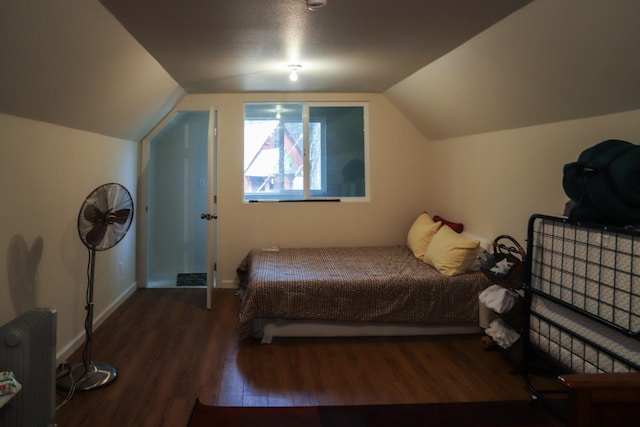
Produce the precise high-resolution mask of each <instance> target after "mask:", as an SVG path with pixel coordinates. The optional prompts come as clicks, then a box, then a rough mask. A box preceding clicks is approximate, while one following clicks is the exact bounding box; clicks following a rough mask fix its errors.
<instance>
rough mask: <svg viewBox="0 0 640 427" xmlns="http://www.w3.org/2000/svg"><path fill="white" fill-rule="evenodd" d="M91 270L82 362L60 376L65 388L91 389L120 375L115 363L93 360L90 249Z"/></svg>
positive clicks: (93, 262) (92, 270)
mask: <svg viewBox="0 0 640 427" xmlns="http://www.w3.org/2000/svg"><path fill="white" fill-rule="evenodd" d="M89 258H90V260H89V262H90V272H89V278H88V281H87V306H86V307H85V308H86V310H87V317H86V320H85V344H84V351H83V353H82V363H78V364H76V365H73V366H72V367H71V371H70V372H69V373H68V374H67V375H65V376H64V377H62V378H60V379H59V380H58V382H57V386H58V387H59V388H61V389H63V390H80V391H89V390H93V389H94V388H98V387H102V386H105V385H107V384H109V383H111V382H112V381H113V380H115V379H116V377H117V376H118V372H117V370H116V368H115V367H114V366H113V365H110V364H108V363H101V362H93V361H91V336H92V333H93V277H94V273H95V267H96V250H95V248H90V249H89Z"/></svg>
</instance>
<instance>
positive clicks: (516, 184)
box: [424, 110, 640, 245]
mask: <svg viewBox="0 0 640 427" xmlns="http://www.w3.org/2000/svg"><path fill="white" fill-rule="evenodd" d="M639 138H640V110H635V111H629V112H625V113H618V114H610V115H605V116H598V117H593V118H587V119H580V120H571V121H565V122H557V123H551V124H546V125H539V126H531V127H526V128H521V129H514V130H506V131H499V132H491V133H483V134H478V135H471V136H466V137H460V138H452V139H444V140H439V141H432V142H429V143H428V144H427V150H426V151H427V153H428V154H427V156H426V159H425V163H426V164H428V167H427V168H426V177H425V180H424V185H425V186H426V187H427V188H428V191H427V200H429V203H430V205H431V206H433V209H435V210H436V211H438V212H443V216H445V218H446V217H447V216H449V217H450V218H451V219H452V220H457V221H462V222H464V223H465V226H468V228H469V229H471V230H473V231H474V232H475V233H477V234H481V235H484V236H487V237H490V238H495V237H496V236H498V235H500V234H509V235H512V236H514V237H515V238H516V239H518V241H520V243H521V244H522V245H524V244H525V237H526V233H527V221H528V219H529V217H530V215H531V214H533V213H544V214H552V215H561V214H562V213H563V209H564V204H565V202H567V201H568V200H569V199H568V197H567V196H566V195H565V193H564V190H563V188H562V175H563V173H562V171H563V166H564V165H565V164H566V163H569V162H573V161H576V160H577V158H578V156H579V155H580V153H581V152H582V151H583V150H585V149H587V148H589V147H591V146H593V145H595V144H597V143H599V142H601V141H604V140H606V139H622V140H626V141H629V142H632V143H635V144H637V143H640V139H639Z"/></svg>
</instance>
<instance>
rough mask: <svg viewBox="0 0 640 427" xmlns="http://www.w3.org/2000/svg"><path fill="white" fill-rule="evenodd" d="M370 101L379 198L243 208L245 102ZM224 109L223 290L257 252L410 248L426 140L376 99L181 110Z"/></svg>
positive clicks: (187, 103) (278, 97)
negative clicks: (244, 261)
mask: <svg viewBox="0 0 640 427" xmlns="http://www.w3.org/2000/svg"><path fill="white" fill-rule="evenodd" d="M256 101H368V102H369V143H370V168H371V171H372V175H371V182H370V185H371V201H370V202H354V203H346V202H343V203H251V204H246V203H243V201H242V198H243V175H242V170H243V113H244V105H243V103H244V102H256ZM210 105H214V106H215V108H216V109H217V110H218V112H219V113H218V125H219V126H218V127H219V136H218V215H219V219H218V286H233V285H234V281H235V279H236V274H235V269H236V267H237V266H238V264H239V263H240V261H241V260H242V258H243V257H244V256H245V255H246V254H247V252H248V251H249V250H250V249H252V248H255V247H260V246H266V245H272V244H275V243H278V244H279V245H280V246H281V247H287V246H332V245H334V246H346V245H384V244H404V243H405V239H406V233H407V230H408V229H409V227H410V226H411V223H412V222H413V220H414V219H415V217H416V216H417V215H418V214H419V213H420V212H421V211H422V210H425V209H428V208H429V200H428V199H427V198H426V197H425V186H424V184H423V183H424V179H423V177H424V176H425V173H426V172H425V164H424V155H423V152H424V149H425V142H426V140H425V138H424V137H423V136H422V135H421V134H420V133H419V132H418V131H417V130H416V129H415V128H414V126H413V125H411V124H410V123H409V122H408V121H407V120H406V118H405V117H404V116H402V115H401V114H400V113H399V112H398V111H397V109H396V108H395V107H394V106H392V105H391V104H390V103H389V102H388V101H387V100H386V98H385V97H384V96H382V95H376V94H224V95H215V94H213V95H189V96H186V97H185V98H184V99H183V100H182V101H181V102H180V103H179V104H178V109H205V110H206V109H208V108H209V106H210Z"/></svg>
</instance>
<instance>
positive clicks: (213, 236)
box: [136, 105, 218, 309]
mask: <svg viewBox="0 0 640 427" xmlns="http://www.w3.org/2000/svg"><path fill="white" fill-rule="evenodd" d="M194 111H207V109H203V108H180V109H177V108H173V109H172V110H171V111H170V112H169V113H168V114H167V115H165V116H164V117H163V118H162V120H160V122H158V124H156V125H155V126H154V127H153V129H152V130H151V131H150V132H149V133H148V134H147V135H146V136H145V137H144V138H142V143H141V144H140V148H139V159H140V160H139V184H138V197H137V204H138V206H140V207H141V208H138V210H137V212H138V213H139V214H138V215H137V216H136V228H137V233H136V235H137V239H136V254H137V255H136V271H137V274H136V280H137V285H138V288H148V287H149V221H148V216H147V214H148V206H149V159H150V151H151V141H153V138H154V137H155V136H156V135H157V134H158V133H159V132H160V131H162V129H164V127H165V126H166V125H167V124H168V123H169V122H171V120H173V118H174V117H175V116H176V115H177V114H178V113H181V112H194ZM208 111H209V130H208V132H207V147H208V150H207V151H208V155H207V157H208V166H207V207H208V211H209V213H212V214H213V213H216V210H215V209H216V207H217V204H216V203H214V202H215V197H214V196H216V192H217V110H216V109H215V108H214V106H213V105H211V106H210V107H209V109H208ZM141 214H142V215H141ZM207 222H208V224H207V270H208V271H207V273H208V274H207V297H206V307H207V309H210V308H211V294H212V289H213V288H214V287H215V286H216V280H215V274H216V272H215V266H216V263H217V253H216V248H217V238H218V237H217V226H216V222H215V221H207ZM209 273H211V274H209Z"/></svg>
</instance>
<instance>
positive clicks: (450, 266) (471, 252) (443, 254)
mask: <svg viewBox="0 0 640 427" xmlns="http://www.w3.org/2000/svg"><path fill="white" fill-rule="evenodd" d="M479 252H480V241H478V240H472V239H468V238H466V237H464V236H462V235H460V234H458V233H456V232H455V231H453V230H452V229H451V228H449V227H441V228H440V229H439V230H438V232H437V233H436V234H435V236H433V238H432V239H431V243H429V246H428V247H427V250H426V251H425V253H424V260H423V261H424V262H425V263H427V264H429V265H432V266H434V267H435V268H436V269H437V270H438V271H439V272H440V273H442V274H444V275H446V276H455V275H456V274H462V273H465V272H466V271H468V270H469V268H470V267H471V265H473V262H474V261H475V259H476V257H477V256H478V253H479Z"/></svg>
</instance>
